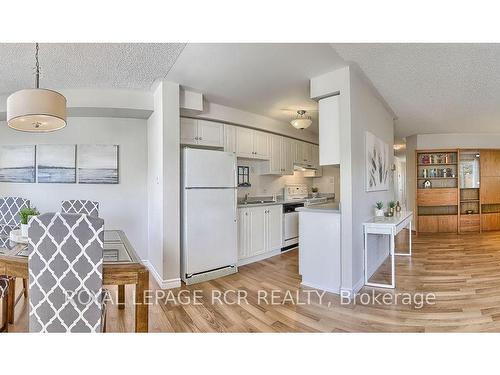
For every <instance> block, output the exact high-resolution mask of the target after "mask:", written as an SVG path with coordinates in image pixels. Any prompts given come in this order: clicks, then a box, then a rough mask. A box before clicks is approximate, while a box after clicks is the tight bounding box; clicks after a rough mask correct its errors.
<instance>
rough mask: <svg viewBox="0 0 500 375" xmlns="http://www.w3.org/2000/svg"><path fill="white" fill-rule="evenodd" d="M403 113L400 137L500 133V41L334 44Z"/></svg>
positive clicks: (397, 124)
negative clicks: (486, 42) (427, 134)
mask: <svg viewBox="0 0 500 375" xmlns="http://www.w3.org/2000/svg"><path fill="white" fill-rule="evenodd" d="M333 47H334V48H335V50H336V51H337V52H338V53H339V54H340V55H341V56H342V57H343V58H344V59H345V60H346V61H348V62H354V63H357V64H358V65H359V67H360V68H361V69H362V70H363V71H364V73H365V74H366V75H367V76H368V78H369V79H370V80H371V82H372V83H373V85H374V86H375V87H376V88H377V90H378V91H379V92H380V94H381V95H382V96H383V97H384V99H385V100H386V102H387V103H388V104H389V106H390V107H391V108H392V109H393V111H394V112H395V114H396V116H397V118H398V119H397V121H396V136H408V135H412V134H424V133H473V132H491V133H499V132H500V105H499V103H500V45H499V44H334V45H333Z"/></svg>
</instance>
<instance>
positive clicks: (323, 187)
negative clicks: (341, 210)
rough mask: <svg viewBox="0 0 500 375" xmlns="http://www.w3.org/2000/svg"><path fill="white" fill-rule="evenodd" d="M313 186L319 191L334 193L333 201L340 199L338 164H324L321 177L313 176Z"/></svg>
mask: <svg viewBox="0 0 500 375" xmlns="http://www.w3.org/2000/svg"><path fill="white" fill-rule="evenodd" d="M313 186H315V187H317V188H318V189H319V192H320V193H335V201H337V202H339V201H340V166H338V165H325V166H323V174H322V175H321V177H315V178H313Z"/></svg>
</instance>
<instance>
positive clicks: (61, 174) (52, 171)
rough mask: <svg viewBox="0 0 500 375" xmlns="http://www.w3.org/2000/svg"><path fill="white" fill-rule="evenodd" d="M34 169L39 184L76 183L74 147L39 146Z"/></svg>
mask: <svg viewBox="0 0 500 375" xmlns="http://www.w3.org/2000/svg"><path fill="white" fill-rule="evenodd" d="M36 169H37V178H38V182H39V183H66V184H74V183H76V146H75V145H39V146H38V147H37V166H36Z"/></svg>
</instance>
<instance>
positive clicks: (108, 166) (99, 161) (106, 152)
mask: <svg viewBox="0 0 500 375" xmlns="http://www.w3.org/2000/svg"><path fill="white" fill-rule="evenodd" d="M77 159H78V183H79V184H117V183H118V145H78V146H77Z"/></svg>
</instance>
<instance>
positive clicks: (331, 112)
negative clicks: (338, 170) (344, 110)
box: [318, 95, 340, 165]
mask: <svg viewBox="0 0 500 375" xmlns="http://www.w3.org/2000/svg"><path fill="white" fill-rule="evenodd" d="M339 98H340V96H339V95H336V96H330V97H328V98H324V99H320V100H319V107H318V109H319V164H320V165H331V164H340V111H339Z"/></svg>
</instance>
